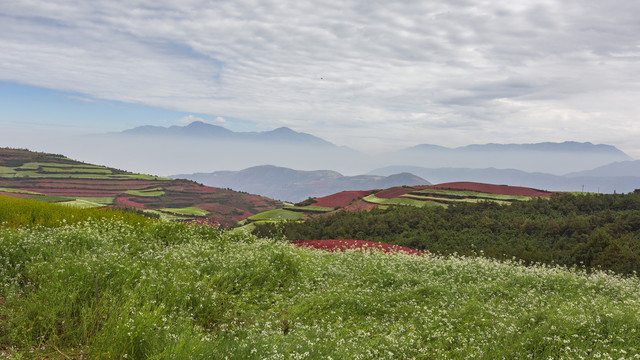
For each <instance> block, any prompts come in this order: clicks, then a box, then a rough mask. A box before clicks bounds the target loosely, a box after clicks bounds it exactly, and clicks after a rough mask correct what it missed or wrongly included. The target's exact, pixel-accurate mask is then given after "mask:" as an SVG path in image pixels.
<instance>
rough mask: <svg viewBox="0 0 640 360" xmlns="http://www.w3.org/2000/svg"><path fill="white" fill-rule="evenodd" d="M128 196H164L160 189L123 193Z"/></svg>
mask: <svg viewBox="0 0 640 360" xmlns="http://www.w3.org/2000/svg"><path fill="white" fill-rule="evenodd" d="M125 193H126V194H128V195H133V196H141V197H158V196H162V195H164V194H165V192H164V190H163V189H162V188H153V189H145V190H127V191H126V192H125Z"/></svg>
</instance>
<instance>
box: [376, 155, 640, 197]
mask: <svg viewBox="0 0 640 360" xmlns="http://www.w3.org/2000/svg"><path fill="white" fill-rule="evenodd" d="M397 172H409V173H412V174H416V175H418V176H420V177H423V178H426V179H429V181H431V182H433V183H444V182H452V181H474V182H484V183H491V184H506V185H511V186H524V187H530V188H535V189H540V190H549V191H583V190H584V191H587V192H600V193H613V192H618V193H627V192H631V191H634V190H635V189H640V161H638V160H636V161H623V162H617V163H612V164H608V165H605V166H601V167H598V168H595V169H593V170H588V171H581V172H574V173H570V174H567V175H564V176H560V175H553V174H546V173H535V172H534V173H530V172H525V171H522V170H515V169H496V168H485V169H469V168H451V167H449V168H424V167H417V166H388V167H383V168H379V169H376V170H373V171H371V172H369V175H382V176H384V175H387V174H394V173H397Z"/></svg>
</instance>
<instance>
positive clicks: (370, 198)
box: [362, 194, 447, 207]
mask: <svg viewBox="0 0 640 360" xmlns="http://www.w3.org/2000/svg"><path fill="white" fill-rule="evenodd" d="M362 200H364V201H366V202H369V203H372V204H379V205H399V206H414V207H427V206H444V207H446V206H447V205H446V204H441V203H437V202H433V201H421V200H414V199H408V198H393V199H382V198H379V197H377V196H375V195H374V194H371V195H367V196H365V197H364V198H362Z"/></svg>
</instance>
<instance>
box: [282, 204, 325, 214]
mask: <svg viewBox="0 0 640 360" xmlns="http://www.w3.org/2000/svg"><path fill="white" fill-rule="evenodd" d="M284 209H285V210H289V211H301V212H313V213H326V212H330V211H333V210H335V209H334V208H332V207H324V206H313V205H310V206H286V207H285V208H284Z"/></svg>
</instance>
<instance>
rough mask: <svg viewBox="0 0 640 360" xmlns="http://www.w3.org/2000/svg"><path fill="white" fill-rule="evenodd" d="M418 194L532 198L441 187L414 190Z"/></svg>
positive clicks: (505, 199) (509, 199)
mask: <svg viewBox="0 0 640 360" xmlns="http://www.w3.org/2000/svg"><path fill="white" fill-rule="evenodd" d="M412 194H416V195H439V196H443V197H449V198H471V199H490V200H503V201H527V200H531V199H532V197H531V196H522V195H502V194H490V193H482V192H477V191H463V190H441V189H424V190H418V191H414V192H412Z"/></svg>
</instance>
